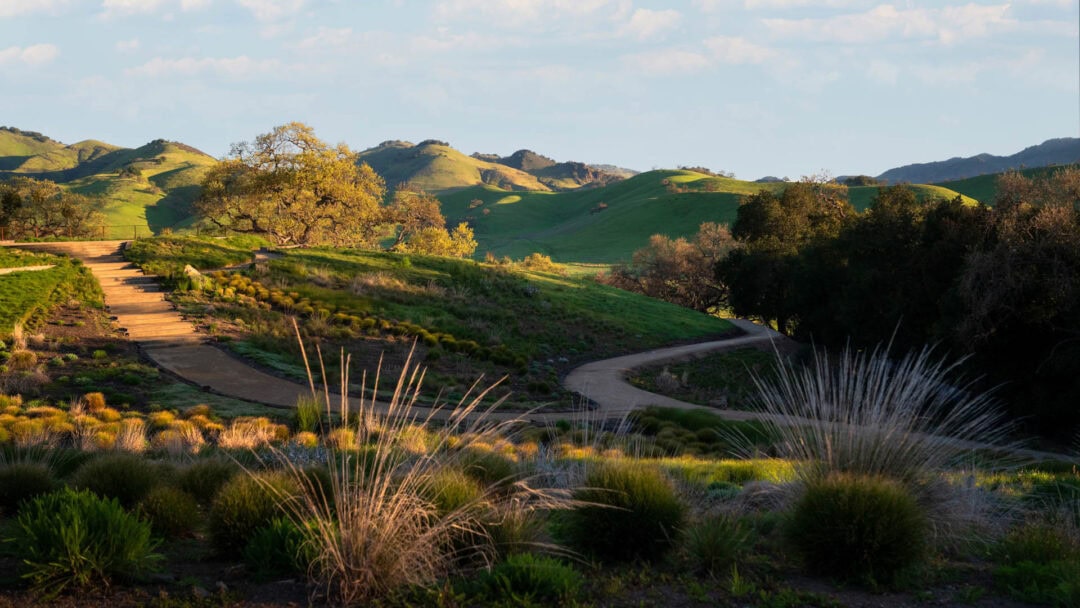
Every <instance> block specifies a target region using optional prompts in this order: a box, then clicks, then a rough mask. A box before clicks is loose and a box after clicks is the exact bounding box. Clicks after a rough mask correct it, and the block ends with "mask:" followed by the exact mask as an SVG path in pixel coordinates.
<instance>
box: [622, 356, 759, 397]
mask: <svg viewBox="0 0 1080 608" xmlns="http://www.w3.org/2000/svg"><path fill="white" fill-rule="evenodd" d="M775 364H776V355H774V354H772V353H769V352H766V351H762V350H758V349H755V348H742V349H738V350H735V351H731V352H723V353H713V354H710V355H706V356H704V357H701V358H698V359H694V360H691V361H682V362H678V363H669V364H666V365H656V366H650V367H645V368H641V369H638V370H635V371H634V374H633V377H632V378H631V379H630V381H631V383H633V384H634V385H635V386H638V387H640V388H643V389H645V390H648V391H650V392H654V393H660V394H663V395H667V396H669V397H674V398H675V399H679V400H681V401H687V402H689V403H696V404H698V405H715V406H716V407H721V406H722V407H723V409H747V407H748V405H749V400H750V398H751V397H753V396H754V395H756V394H757V387H756V386H754V381H753V379H752V374H758V375H765V376H767V377H771V376H772V371H773V370H774V369H775ZM665 370H666V371H667V372H668V374H670V376H669V377H673V379H675V380H678V382H679V386H678V387H674V386H667V385H665V384H664V383H663V381H661V380H660V379H659V378H660V376H661V374H663V372H664V371H665ZM684 378H685V381H684V380H683V379H684ZM669 382H670V381H669Z"/></svg>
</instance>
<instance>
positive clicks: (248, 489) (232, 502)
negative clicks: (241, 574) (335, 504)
mask: <svg viewBox="0 0 1080 608" xmlns="http://www.w3.org/2000/svg"><path fill="white" fill-rule="evenodd" d="M300 493H301V489H300V486H299V484H297V482H296V480H295V479H293V478H291V477H289V476H287V475H285V474H283V473H257V474H255V475H237V476H236V477H233V478H232V479H230V480H229V481H228V483H226V484H225V485H224V486H223V487H222V488H221V490H220V491H219V492H218V494H217V497H216V498H214V502H213V504H212V505H211V506H210V516H209V526H210V542H211V544H212V545H213V547H214V550H216V551H217V552H218V553H219V554H221V555H224V556H238V555H240V553H241V552H242V551H243V549H244V547H246V546H247V544H248V542H250V541H251V537H252V536H253V535H254V534H255V531H256V530H258V529H259V528H263V527H266V526H268V525H269V524H270V522H271V521H273V519H274V518H275V517H280V516H281V515H283V514H284V513H283V510H282V508H281V507H280V506H279V505H280V503H282V502H284V501H285V500H288V499H289V497H295V496H298V495H299V494H300Z"/></svg>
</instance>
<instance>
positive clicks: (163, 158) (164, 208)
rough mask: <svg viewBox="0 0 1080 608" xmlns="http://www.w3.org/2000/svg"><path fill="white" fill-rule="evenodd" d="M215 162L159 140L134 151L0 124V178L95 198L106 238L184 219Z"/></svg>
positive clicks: (204, 155) (166, 225)
mask: <svg viewBox="0 0 1080 608" xmlns="http://www.w3.org/2000/svg"><path fill="white" fill-rule="evenodd" d="M215 162H216V161H215V160H214V159H213V158H212V157H210V156H208V155H206V154H204V153H202V152H200V151H199V150H196V149H195V148H192V147H190V146H186V145H184V144H181V143H176V142H170V141H165V140H160V139H159V140H155V141H152V142H150V143H148V144H146V145H144V146H141V147H139V148H134V149H130V148H121V147H118V146H113V145H110V144H106V143H104V142H100V141H94V140H87V141H82V142H79V143H76V144H71V145H64V144H62V143H60V142H57V141H54V140H52V139H49V138H48V137H46V136H44V135H41V134H40V133H33V132H28V131H20V130H18V129H12V128H7V127H5V128H0V179H4V178H6V177H10V176H14V175H23V176H27V177H33V178H36V179H48V180H52V181H55V182H57V183H59V184H61V185H62V186H63V187H65V188H67V189H69V190H70V191H72V192H75V193H78V194H85V195H88V196H94V197H98V199H97V200H98V204H99V205H100V209H101V211H102V213H103V214H104V216H105V224H106V225H107V226H108V227H107V228H106V231H105V234H104V236H106V237H109V238H113V237H128V236H131V235H133V234H136V233H138V234H142V235H146V234H147V233H149V232H151V231H152V232H155V233H157V232H160V231H161V230H162V229H164V228H169V227H174V226H177V225H178V224H181V223H183V222H185V220H188V219H189V217H190V215H191V204H192V202H193V201H194V200H195V197H196V196H198V191H199V183H200V182H201V181H202V178H203V175H205V173H206V170H207V169H208V168H209V167H210V166H211V165H213V164H214V163H215Z"/></svg>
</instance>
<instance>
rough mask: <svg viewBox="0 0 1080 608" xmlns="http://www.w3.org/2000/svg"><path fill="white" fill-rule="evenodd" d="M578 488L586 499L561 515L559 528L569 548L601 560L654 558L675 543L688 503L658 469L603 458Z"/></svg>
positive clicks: (578, 493) (577, 493)
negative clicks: (680, 498) (604, 461)
mask: <svg viewBox="0 0 1080 608" xmlns="http://www.w3.org/2000/svg"><path fill="white" fill-rule="evenodd" d="M584 486H585V487H584V488H582V489H579V490H576V491H575V492H574V499H575V500H578V501H581V502H582V503H583V504H582V505H581V506H578V507H577V508H575V509H573V510H570V511H567V512H565V513H563V514H561V515H562V517H560V518H558V520H557V525H556V528H555V532H556V534H557V536H559V537H561V538H562V540H564V541H565V542H567V543H568V544H569V545H570V546H571V547H573V548H575V549H577V550H579V551H581V552H583V553H587V554H591V555H594V556H596V557H599V558H601V559H605V560H613V561H628V560H633V559H644V560H655V559H658V558H660V557H662V556H663V555H664V554H665V553H666V552H667V551H668V549H670V548H671V547H672V545H673V542H674V535H675V533H676V530H678V529H679V526H680V525H681V524H682V521H683V516H684V511H685V508H684V506H683V504H682V503H681V502H680V501H679V498H678V496H676V495H675V491H674V490H673V489H672V487H671V484H670V483H668V481H667V479H665V478H664V477H663V475H661V474H660V472H659V471H657V470H655V469H651V468H647V467H644V466H641V465H637V464H632V463H605V464H602V465H599V466H597V467H596V468H595V469H593V470H592V471H590V472H589V474H588V475H587V476H586V479H585V483H584Z"/></svg>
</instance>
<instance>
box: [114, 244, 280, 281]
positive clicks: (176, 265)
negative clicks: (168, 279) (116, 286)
mask: <svg viewBox="0 0 1080 608" xmlns="http://www.w3.org/2000/svg"><path fill="white" fill-rule="evenodd" d="M266 244H267V243H266V241H263V240H261V239H258V238H255V237H230V238H225V239H216V238H211V237H204V238H192V237H158V238H153V239H140V240H138V241H136V242H134V243H132V244H131V245H130V246H128V247H127V249H125V250H124V256H125V257H126V258H127V259H128V260H129V261H131V262H134V263H135V264H136V265H138V266H139V267H140V268H142V269H143V270H144V271H146V272H147V273H149V274H157V275H170V274H175V273H178V272H180V271H182V270H183V268H184V266H185V265H189V264H190V265H191V266H193V267H194V268H196V269H198V270H208V269H214V268H224V267H226V266H234V265H236V264H243V263H246V262H250V261H251V260H252V250H253V249H257V248H259V247H262V246H264V245H266Z"/></svg>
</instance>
